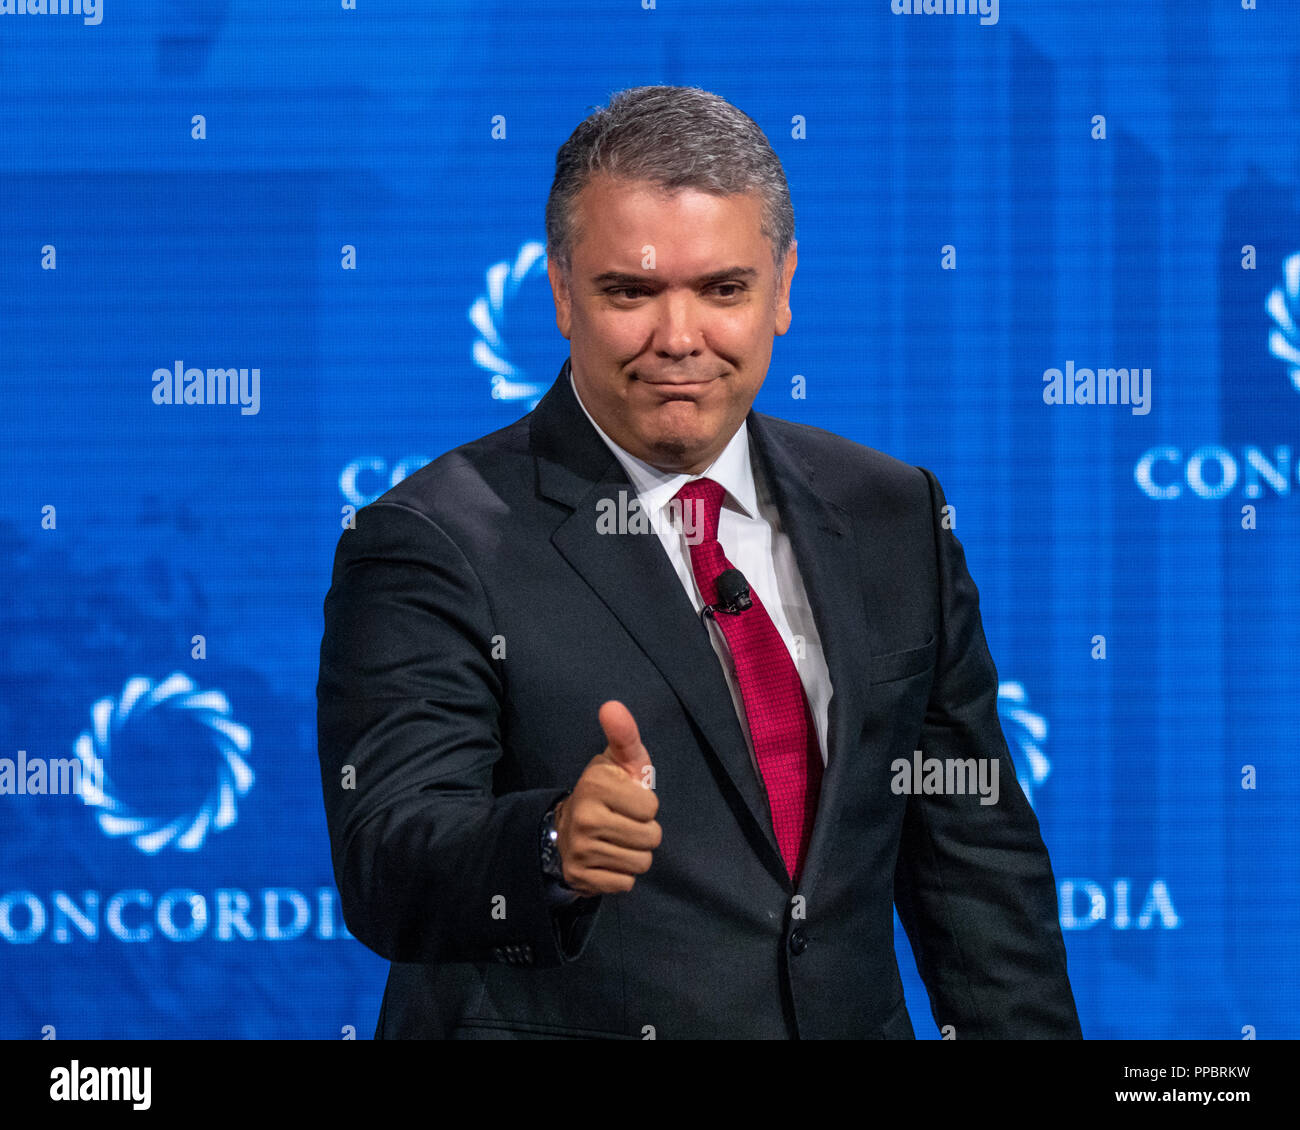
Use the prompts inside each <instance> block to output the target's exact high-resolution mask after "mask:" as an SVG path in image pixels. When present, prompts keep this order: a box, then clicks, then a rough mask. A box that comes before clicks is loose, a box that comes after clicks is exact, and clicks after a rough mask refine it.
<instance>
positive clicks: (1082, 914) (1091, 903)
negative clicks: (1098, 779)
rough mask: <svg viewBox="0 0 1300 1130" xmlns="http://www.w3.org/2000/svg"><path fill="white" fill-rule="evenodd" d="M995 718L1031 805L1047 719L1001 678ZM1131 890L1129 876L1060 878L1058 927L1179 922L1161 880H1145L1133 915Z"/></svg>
mask: <svg viewBox="0 0 1300 1130" xmlns="http://www.w3.org/2000/svg"><path fill="white" fill-rule="evenodd" d="M998 720H999V721H1000V722H1001V723H1002V728H1003V732H1004V733H1005V734H1006V736H1007V739H1008V742H1009V744H1010V745H1012V746H1013V747H1014V748H1015V749H1016V750H1018V751H1019V752H1020V754H1021V755H1022V759H1023V761H1024V766H1025V768H1024V770H1023V771H1022V770H1020V769H1017V771H1016V776H1017V779H1018V780H1019V781H1020V787H1021V788H1022V789H1023V790H1024V793H1025V796H1026V797H1027V798H1028V800H1029V803H1030V805H1031V806H1032V805H1033V801H1034V789H1035V788H1036V787H1037V786H1039V785H1041V784H1043V782H1045V781H1046V780H1047V778H1048V776H1049V774H1050V773H1051V771H1052V766H1051V762H1049V761H1048V759H1047V757H1046V755H1045V754H1044V753H1043V751H1042V749H1041V743H1042V742H1043V741H1044V740H1045V739H1046V737H1047V719H1046V718H1044V717H1043V715H1041V714H1038V713H1035V712H1034V711H1032V710H1030V709H1029V699H1028V696H1027V695H1026V694H1025V688H1024V686H1023V685H1022V684H1020V683H1001V684H1000V685H999V686H998ZM1013 760H1014V759H1013ZM1134 893H1135V892H1134V886H1133V880H1132V879H1114V880H1112V881H1111V883H1110V890H1109V891H1107V890H1106V889H1105V888H1104V887H1103V886H1102V884H1101V883H1098V882H1096V881H1094V880H1092V879H1063V880H1061V881H1060V882H1059V883H1058V884H1057V889H1056V897H1057V909H1058V913H1059V917H1060V921H1061V929H1062V930H1087V929H1090V928H1091V927H1093V926H1095V925H1097V923H1098V922H1104V921H1108V922H1109V923H1110V926H1111V929H1113V930H1129V929H1138V930H1149V929H1151V928H1152V927H1153V926H1159V927H1160V928H1161V929H1164V930H1176V929H1178V927H1179V926H1181V925H1182V919H1181V918H1179V916H1178V912H1177V911H1176V910H1175V909H1174V904H1173V900H1172V898H1171V897H1170V894H1169V887H1168V885H1167V884H1166V883H1165V881H1164V880H1163V879H1153V880H1152V881H1151V883H1150V884H1148V886H1147V887H1146V891H1145V894H1144V895H1143V896H1142V902H1141V906H1140V907H1139V909H1138V911H1137V915H1136V917H1135V916H1134V914H1133V909H1132V908H1133V903H1134V901H1135V900H1134ZM1108 896H1109V897H1108Z"/></svg>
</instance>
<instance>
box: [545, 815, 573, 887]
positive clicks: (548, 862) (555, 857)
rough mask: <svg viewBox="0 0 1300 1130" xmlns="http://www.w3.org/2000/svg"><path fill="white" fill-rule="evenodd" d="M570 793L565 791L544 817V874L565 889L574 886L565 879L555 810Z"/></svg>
mask: <svg viewBox="0 0 1300 1130" xmlns="http://www.w3.org/2000/svg"><path fill="white" fill-rule="evenodd" d="M568 795H569V794H568V793H565V794H564V796H562V797H560V799H559V800H557V801H556V802H555V803H554V804H553V805H551V807H550V808H548V809H547V810H546V815H545V816H543V817H542V874H543V875H545V876H547V878H549V879H553V880H555V881H556V882H557V883H559V884H560V886H561V887H562V888H563V889H564V890H566V891H567V890H571V889H572V888H571V887H570V886H569V885H568V884H567V883H566V882H565V881H564V862H563V860H561V859H560V842H559V841H560V833H559V831H558V830H557V829H556V827H555V811H556V809H558V808H559V807H560V802H561V801H563V800H564V799H565V798H566V797H567V796H568Z"/></svg>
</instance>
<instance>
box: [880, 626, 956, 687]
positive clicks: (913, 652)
mask: <svg viewBox="0 0 1300 1130" xmlns="http://www.w3.org/2000/svg"><path fill="white" fill-rule="evenodd" d="M938 651H939V644H938V641H937V640H936V639H935V637H934V636H931V637H930V638H929V639H928V640H927V641H926V642H925V643H923V644H922V645H921V646H920V647H909V648H907V649H906V650H904V651H890V652H886V653H885V654H884V655H871V656H868V657H867V682H868V683H870V684H872V685H875V684H876V683H892V682H893V681H894V680H895V679H908V678H911V677H912V676H913V675H923V674H925V672H927V671H930V670H932V669H933V668H934V659H935V655H936V654H937V653H938Z"/></svg>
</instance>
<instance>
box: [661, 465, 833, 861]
mask: <svg viewBox="0 0 1300 1130" xmlns="http://www.w3.org/2000/svg"><path fill="white" fill-rule="evenodd" d="M725 493H726V492H725V491H724V490H723V487H722V485H721V484H720V483H716V482H714V481H713V480H712V479H696V480H694V481H693V482H689V483H687V484H686V485H685V486H684V487H682V489H681V490H679V491H678V492H677V494H676V495H674V497H675V498H677V499H679V500H680V501H681V504H682V506H683V508H685V506H686V504H687V503H688V502H690V504H691V511H690V512H689V513H690V516H691V517H694V518H695V519H696V520H695V522H694V523H693V524H692V523H690V522H689V521H688V522H687V523H686V528H687V529H688V530H690V529H694V531H695V536H696V537H697V538H698V539H699V541H698V544H696V545H691V546H690V551H691V568H692V569H693V570H694V571H695V583H696V584H697V585H698V586H699V589H700V595H701V596H702V597H703V598H704V603H705V604H714V603H716V601H717V599H718V590H717V580H718V577H719V576H720V575H721V574H722V573H723V572H725V571H726V570H727V569H734V568H735V566H734V565H732V564H731V562H730V561H728V560H727V558H726V555H725V554H724V553H723V552H722V546H721V544H719V542H718V513H719V511H720V510H721V508H722V496H723V495H724V494H725ZM773 595H775V594H773ZM749 596H750V600H752V601H753V605H752V607H750V608H747V609H746V610H745V611H744V612H741V613H739V614H736V615H732V614H729V613H727V612H718V613H717V614H716V623H717V625H718V627H720V628H721V629H722V634H723V635H724V636H725V637H726V640H727V647H728V648H729V649H730V651H731V656H732V659H733V660H734V661H735V664H736V679H737V681H738V682H739V684H740V693H741V697H742V698H743V699H744V703H745V715H746V717H747V718H748V719H749V736H750V740H751V741H752V742H753V745H754V756H755V758H756V760H757V761H758V768H759V772H760V773H761V774H762V776H763V784H764V785H765V786H766V788H767V801H768V806H769V807H770V808H771V811H772V827H773V830H774V831H775V832H776V842H777V844H778V845H779V847H780V848H781V855H782V857H783V858H784V859H785V867H786V871H787V872H789V875H790V878H791V879H792V880H793V879H795V878H796V877H797V876H798V874H799V870H800V868H801V867H802V865H803V858H804V853H805V852H807V850H808V841H809V839H810V838H811V837H812V828H813V818H814V817H815V816H816V814H817V799H818V796H819V794H820V792H821V780H822V756H821V750H820V747H819V746H818V744H817V727H816V725H815V724H814V723H813V717H812V710H811V709H810V708H809V706H808V698H807V696H806V695H805V694H804V689H803V683H802V682H800V680H799V672H798V671H797V670H796V669H795V665H794V661H793V660H792V659H791V658H790V652H789V649H788V648H787V647H786V646H785V642H784V641H783V640H782V639H781V633H780V632H778V631H777V630H776V625H775V624H773V623H772V618H771V616H769V615H768V614H767V609H765V608H764V607H763V602H762V601H761V600H759V598H758V593H756V592H754V591H753V590H752V589H751V590H750V594H749Z"/></svg>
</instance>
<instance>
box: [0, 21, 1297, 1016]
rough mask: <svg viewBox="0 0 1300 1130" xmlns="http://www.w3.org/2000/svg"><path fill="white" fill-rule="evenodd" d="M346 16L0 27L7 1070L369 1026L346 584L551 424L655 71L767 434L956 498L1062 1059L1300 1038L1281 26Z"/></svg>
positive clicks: (1291, 344) (1290, 226) (1290, 84)
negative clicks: (1063, 1047)
mask: <svg viewBox="0 0 1300 1130" xmlns="http://www.w3.org/2000/svg"><path fill="white" fill-rule="evenodd" d="M28 3H30V4H32V5H33V6H34V7H36V8H42V9H43V8H45V7H47V6H48V5H46V4H44V3H40V4H37V3H36V0H28ZM345 3H347V0H344V3H337V2H334V0H324V2H318V3H305V2H303V3H299V2H290V0H277V2H276V3H274V4H269V3H251V2H248V3H235V2H232V0H172V2H166V0H131V2H129V3H128V2H127V0H100V3H98V4H89V3H85V2H84V0H83V4H73V5H69V6H70V7H73V8H80V7H83V6H84V7H85V11H83V12H82V13H81V14H80V15H78V14H76V13H75V12H70V13H68V14H62V13H56V14H42V13H41V12H28V11H26V10H25V9H26V7H27V5H26V4H22V3H21V0H18V2H17V3H15V2H12V0H0V76H2V78H3V83H2V86H0V89H3V92H4V94H3V97H0V185H2V186H3V187H2V192H3V202H2V203H0V379H2V380H3V388H4V405H3V416H4V430H5V436H6V442H5V443H4V444H3V449H2V450H0V470H2V472H3V483H4V490H3V491H2V492H0V525H2V527H3V529H2V532H3V546H4V548H3V558H2V564H0V570H2V572H0V594H2V595H0V741H3V748H0V970H2V972H0V1035H4V1036H10V1037H22V1038H39V1037H40V1036H41V1035H42V1034H44V1035H47V1036H48V1035H51V1034H56V1035H57V1036H58V1037H59V1038H67V1037H112V1036H126V1037H146V1036H168V1037H189V1036H217V1037H220V1036H235V1037H253V1036H257V1037H320V1038H338V1037H339V1036H340V1035H345V1034H347V1033H348V1031H349V1028H351V1029H355V1031H356V1032H357V1034H359V1035H360V1036H362V1037H366V1036H369V1035H370V1034H371V1032H372V1031H373V1028H374V1023H375V1019H376V1016H377V1012H378V1004H379V998H380V994H381V990H382V985H383V978H384V974H385V970H386V963H384V962H383V961H381V960H380V959H379V958H378V957H377V956H375V955H374V954H372V953H370V952H369V951H367V950H366V949H365V948H364V947H362V946H361V945H360V943H358V942H357V941H355V940H354V939H351V938H350V937H349V936H348V935H347V933H346V931H345V930H344V928H343V925H342V920H341V916H340V914H339V910H338V901H337V894H336V892H335V890H334V887H333V882H332V875H331V870H330V863H329V854H328V841H327V837H326V831H325V823H324V819H323V810H322V802H321V793H320V789H321V786H320V781H319V775H318V768H317V764H316V754H315V729H314V684H315V677H316V664H317V656H318V647H319V641H320V633H321V627H322V621H321V603H322V600H323V597H324V594H325V591H326V588H327V586H328V578H329V570H330V565H331V559H332V554H333V549H334V545H335V542H336V540H337V538H338V535H339V533H340V530H341V524H342V522H343V521H344V519H345V517H346V514H347V508H349V507H357V506H360V505H363V504H364V503H366V502H367V501H369V500H370V499H372V498H374V497H376V496H377V495H378V494H380V493H382V491H384V490H385V489H386V488H387V487H388V486H389V485H391V484H392V483H393V482H395V481H397V480H399V479H400V478H401V477H403V476H404V475H405V474H407V473H409V472H410V471H412V470H414V469H415V468H417V467H419V466H420V465H422V464H423V463H424V462H426V461H428V460H429V459H431V458H433V457H435V456H436V455H438V454H440V453H441V452H443V451H446V450H447V449H449V448H451V447H453V446H455V445H457V444H459V443H462V442H464V441H466V440H469V439H471V438H474V437H477V436H479V435H482V434H484V433H486V432H488V431H490V430H494V429H496V428H498V427H501V426H503V425H505V424H506V423H508V422H510V421H511V420H513V419H515V418H517V417H518V416H519V415H520V414H521V413H523V412H525V411H527V410H528V408H529V407H530V406H531V405H532V404H533V403H534V402H535V400H536V398H537V396H538V395H540V393H541V391H543V390H544V389H545V388H546V387H548V386H549V384H550V383H551V381H552V380H553V379H554V377H555V374H556V373H557V371H558V370H559V367H560V365H561V363H562V362H563V360H564V357H565V356H566V352H567V349H566V343H565V342H564V340H563V339H562V338H561V337H560V336H559V334H558V333H557V331H556V329H555V325H554V312H553V307H552V304H551V298H550V293H549V289H548V286H547V284H546V279H545V260H544V256H543V251H542V247H541V245H540V241H541V240H542V238H543V227H542V215H543V207H544V204H545V200H546V195H547V191H548V189H549V186H550V179H551V174H552V171H553V164H554V157H555V151H556V148H557V147H558V146H559V145H560V143H561V142H562V141H563V140H564V139H565V138H566V137H567V136H568V134H569V132H570V131H571V130H572V129H573V127H574V126H575V125H576V124H577V123H578V121H580V120H581V118H582V117H584V116H585V114H586V113H587V112H588V109H589V108H590V107H591V106H593V105H595V104H601V103H604V102H605V101H606V100H607V99H608V96H609V95H610V94H611V93H612V92H613V91H615V90H617V89H620V88H623V87H627V86H636V85H642V84H646V83H675V84H687V85H696V86H702V87H704V88H706V89H709V90H712V91H715V92H717V93H719V94H721V95H723V96H724V97H726V98H728V99H730V100H731V101H733V102H734V103H736V104H737V105H738V106H740V107H741V108H742V109H744V110H745V111H746V112H748V113H749V114H750V115H751V116H752V117H753V118H755V120H756V121H757V122H758V123H759V124H760V125H761V126H762V127H763V128H764V130H765V131H766V132H767V134H768V136H769V138H770V139H771V141H772V144H773V146H774V147H775V149H776V151H777V152H778V154H779V155H780V157H781V160H782V161H783V163H784V165H785V169H786V173H787V176H788V178H789V182H790V187H791V192H792V195H793V200H794V206H795V212H796V222H797V233H796V234H797V238H798V241H799V267H798V270H797V273H796V275H795V279H794V285H793V292H792V305H793V309H794V315H795V320H794V325H793V327H792V330H791V332H790V334H789V335H787V336H786V337H783V338H780V339H778V340H777V343H776V348H775V352H774V354H773V360H772V367H771V370H770V372H769V375H768V379H767V383H766V385H765V387H764V389H763V391H762V393H761V394H760V396H759V399H758V402H757V407H758V409H759V410H760V411H765V412H769V413H772V414H775V415H778V416H782V417H785V418H788V419H792V420H798V421H803V422H807V423H810V424H815V425H819V426H822V427H826V428H829V429H831V430H834V431H836V432H839V433H841V434H844V435H847V436H849V437H851V438H853V439H855V440H858V441H859V442H862V443H865V444H868V445H871V446H873V447H878V448H881V449H883V450H885V451H888V452H890V453H891V454H893V455H896V456H898V457H900V458H902V459H905V460H908V461H909V462H913V463H918V464H921V465H924V466H927V467H929V468H931V469H932V470H934V471H935V473H936V474H937V475H938V476H939V479H940V481H941V482H942V483H943V486H944V489H945V491H946V493H947V496H948V500H949V502H950V503H952V504H953V505H954V506H955V507H956V515H957V525H956V530H957V534H958V536H959V538H960V539H961V540H962V542H963V544H964V545H965V547H966V551H967V554H968V559H969V563H970V567H971V571H972V574H973V575H974V577H975V580H976V582H977V584H978V585H979V587H980V590H981V595H982V607H983V615H984V624H985V629H986V632H987V635H988V639H989V644H990V647H991V650H992V652H993V656H994V659H995V661H996V663H997V667H998V672H999V675H1000V678H1001V679H1002V689H1001V695H1000V702H1001V706H1002V711H1003V721H1004V729H1005V732H1006V735H1007V739H1008V742H1009V744H1010V745H1011V747H1012V750H1013V752H1014V753H1015V756H1016V759H1017V762H1018V768H1019V770H1020V773H1021V775H1022V778H1023V779H1024V782H1025V785H1026V788H1027V790H1028V791H1029V792H1030V793H1031V795H1032V799H1033V802H1034V805H1035V807H1036V809H1037V811H1038V814H1039V818H1040V820H1041V822H1042V827H1043V832H1044V836H1045V839H1046V840H1047V843H1048V846H1049V848H1050V849H1051V853H1052V859H1053V864H1054V867H1055V870H1056V874H1057V878H1058V882H1059V887H1060V901H1061V922H1062V926H1063V928H1064V933H1065V941H1066V945H1067V947H1068V950H1069V959H1070V972H1071V976H1072V981H1073V985H1074V989H1075V994H1076V997H1077V999H1078V1003H1079V1009H1080V1013H1081V1016H1082V1020H1083V1026H1084V1032H1085V1034H1086V1035H1088V1036H1091V1037H1102V1038H1104V1037H1120V1036H1130V1037H1157V1036H1159V1037H1174V1038H1179V1037H1221V1038H1233V1039H1240V1038H1242V1036H1243V1035H1246V1036H1249V1035H1251V1034H1252V1033H1254V1034H1257V1035H1258V1036H1259V1037H1260V1038H1275V1037H1282V1036H1287V1037H1296V1036H1300V1024H1298V1022H1297V1019H1296V1018H1297V1004H1298V1003H1300V1002H1298V1001H1297V984H1298V981H1300V964H1298V962H1297V940H1298V939H1300V929H1298V928H1300V894H1298V893H1297V879H1296V873H1297V863H1298V862H1300V852H1298V851H1297V849H1298V847H1300V832H1298V831H1297V823H1298V822H1297V818H1296V817H1297V807H1298V806H1297V802H1298V801H1300V770H1298V769H1297V758H1296V754H1297V739H1296V733H1297V730H1298V725H1300V666H1298V665H1297V662H1296V657H1297V653H1298V648H1300V597H1298V596H1297V592H1296V581H1297V577H1298V575H1300V570H1298V569H1297V560H1298V558H1300V555H1298V552H1297V551H1298V550H1300V480H1298V479H1297V473H1298V472H1297V458H1296V450H1295V448H1296V444H1297V441H1300V144H1298V142H1300V129H1298V127H1300V10H1297V8H1296V6H1295V4H1294V3H1293V2H1292V0H1259V3H1258V7H1255V5H1254V3H1253V0H1245V5H1243V2H1242V0H1202V2H1198V3H1192V2H1190V0H1146V2H1143V3H1128V2H1124V0H1003V3H1002V4H1001V6H1000V10H999V11H996V17H997V18H996V20H995V19H994V18H993V17H994V14H995V13H994V11H993V10H990V9H993V7H994V6H993V5H988V4H986V5H985V7H986V13H987V14H986V15H984V16H983V17H981V16H980V15H978V14H977V15H974V16H972V15H960V14H956V13H954V14H951V15H948V14H942V13H939V14H926V13H925V12H924V8H925V7H926V6H927V5H925V4H918V6H919V7H921V8H922V12H921V13H920V14H914V13H911V12H910V8H911V6H912V5H911V4H910V3H908V4H903V3H902V2H901V0H896V2H892V3H891V0H871V2H866V3H864V2H861V0H853V2H848V0H842V2H835V3H805V4H789V3H786V2H779V3H778V2H771V0H727V2H722V0H714V2H711V3H692V2H688V0H682V2H661V3H658V4H657V5H656V4H654V3H653V2H652V0H644V3H642V2H641V0H623V2H620V3H610V2H609V0H586V2H571V0H555V2H552V3H548V4H545V5H540V6H539V5H528V4H516V3H501V2H491V0H484V2H479V3H475V4H472V5H471V4H451V3H446V2H444V3H428V2H419V3H417V2H415V0H398V2H392V3H386V4H381V3H378V2H374V0H358V3H357V4H356V6H355V9H353V8H352V7H350V6H344V4H345ZM56 6H57V5H56ZM928 6H929V7H935V6H936V5H935V4H933V3H929V4H928ZM938 6H940V7H942V5H938ZM963 7H964V5H963ZM92 9H93V11H92ZM894 9H908V10H909V11H904V12H898V13H896V12H895V10H894ZM178 368H179V370H180V373H181V381H182V385H183V383H184V374H185V372H186V371H187V370H188V369H190V368H198V369H202V370H204V371H205V372H206V371H207V370H209V369H229V370H234V371H235V373H234V376H233V377H231V376H229V375H228V374H227V376H226V377H224V378H222V379H223V380H225V379H228V380H230V381H233V387H231V386H229V385H228V386H227V388H228V389H229V391H231V392H233V393H234V394H235V395H234V397H233V399H234V401H235V402H234V403H225V404H206V403H203V404H198V403H180V404H176V403H170V404H169V403H165V402H164V403H158V399H160V398H161V397H162V390H163V389H172V388H174V384H175V381H176V377H175V373H176V371H177V369H178ZM1112 368H1124V369H1129V370H1133V371H1140V372H1142V373H1144V374H1145V373H1146V371H1147V370H1149V372H1150V386H1149V396H1148V397H1147V398H1146V399H1145V403H1144V404H1142V405H1141V406H1140V407H1139V406H1137V405H1132V404H1128V405H1125V404H1104V405H1103V404H1091V405H1089V404H1080V403H1074V404H1069V403H1063V404H1054V403H1048V402H1047V400H1045V393H1044V390H1045V388H1046V387H1047V385H1046V383H1045V374H1048V373H1049V371H1050V370H1053V369H1060V370H1062V372H1063V373H1065V372H1066V371H1069V372H1070V373H1072V374H1078V373H1079V370H1083V369H1090V370H1093V371H1097V370H1102V369H1112ZM160 370H161V371H162V372H161V375H159V371H160ZM796 376H802V377H803V378H804V381H805V383H806V396H805V397H803V398H795V397H793V396H792V395H791V390H792V388H794V387H797V386H798V382H795V381H794V378H795V377H796ZM241 396H242V399H241ZM182 400H184V397H182ZM1135 409H1136V410H1135ZM60 762H62V764H60ZM83 762H84V764H85V765H86V766H87V767H89V768H92V769H93V768H94V767H95V766H96V765H97V764H106V765H108V767H109V770H110V772H109V775H108V776H107V777H106V778H105V779H104V780H103V781H97V780H96V779H95V778H94V776H93V774H90V775H88V777H87V780H86V781H85V782H84V783H83V786H82V789H81V793H80V794H79V795H78V794H75V793H72V792H71V791H70V789H69V788H67V787H64V788H63V789H62V791H59V787H60V786H67V785H68V784H69V782H70V781H71V774H72V768H71V766H72V765H73V764H75V765H76V766H78V767H80V766H81V765H82V764H83ZM6 763H7V764H8V770H7V771H8V773H9V781H10V783H11V785H12V786H13V788H12V789H11V790H9V791H5V790H4V774H5V772H6V768H5V765H6ZM38 764H39V765H40V766H41V768H40V769H39V770H38V769H37V768H35V767H36V766H37V765H38ZM37 776H40V777H42V780H43V781H44V784H45V786H46V788H45V792H44V793H43V794H41V793H37V794H36V795H33V793H32V790H34V789H35V788H36V787H37V782H36V777H37ZM19 782H21V785H22V788H23V790H24V791H21V792H20V791H18V787H19V786H18V783H19ZM28 785H30V786H31V787H32V788H31V789H28V788H27V786H28ZM898 946H899V953H900V961H901V963H902V965H903V966H904V975H905V979H906V983H907V992H908V999H909V1005H910V1010H911V1012H912V1016H913V1020H914V1023H915V1024H916V1026H917V1031H918V1035H923V1036H931V1037H933V1036H936V1035H937V1033H936V1032H935V1030H934V1025H933V1023H932V1021H931V1020H930V1017H929V1010H928V1006H927V1004H926V1003H925V995H924V991H923V989H922V987H921V985H920V982H919V980H918V979H917V977H916V973H915V968H914V965H913V963H912V960H911V957H910V950H909V948H908V945H907V941H906V937H905V936H904V935H903V933H902V931H901V930H899V931H898Z"/></svg>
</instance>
